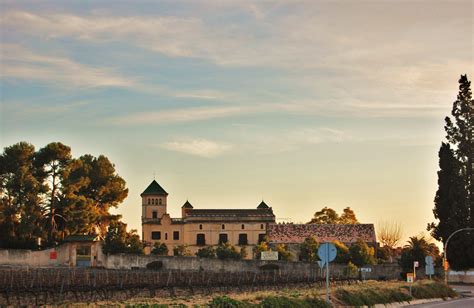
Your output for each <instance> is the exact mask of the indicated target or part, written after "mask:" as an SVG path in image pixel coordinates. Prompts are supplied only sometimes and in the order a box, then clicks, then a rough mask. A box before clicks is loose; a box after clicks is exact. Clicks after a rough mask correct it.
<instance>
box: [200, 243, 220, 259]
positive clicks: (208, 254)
mask: <svg viewBox="0 0 474 308" xmlns="http://www.w3.org/2000/svg"><path fill="white" fill-rule="evenodd" d="M196 256H197V257H199V258H209V259H212V258H215V257H216V251H215V250H214V248H212V247H211V246H208V247H204V248H201V249H199V250H198V251H197V252H196Z"/></svg>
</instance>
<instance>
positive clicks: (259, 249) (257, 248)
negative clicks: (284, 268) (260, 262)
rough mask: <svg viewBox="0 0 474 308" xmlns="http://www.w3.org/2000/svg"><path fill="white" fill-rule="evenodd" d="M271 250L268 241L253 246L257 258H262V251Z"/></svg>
mask: <svg viewBox="0 0 474 308" xmlns="http://www.w3.org/2000/svg"><path fill="white" fill-rule="evenodd" d="M269 250H270V247H269V246H268V243H267V242H260V243H259V244H258V245H257V246H255V247H254V248H253V253H254V255H255V259H260V253H261V252H262V251H269Z"/></svg>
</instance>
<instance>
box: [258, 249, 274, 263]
mask: <svg viewBox="0 0 474 308" xmlns="http://www.w3.org/2000/svg"><path fill="white" fill-rule="evenodd" d="M260 259H261V260H263V261H278V251H262V252H261V253H260Z"/></svg>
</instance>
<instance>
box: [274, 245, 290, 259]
mask: <svg viewBox="0 0 474 308" xmlns="http://www.w3.org/2000/svg"><path fill="white" fill-rule="evenodd" d="M276 251H278V260H282V261H292V260H293V255H292V254H291V252H290V251H289V250H288V248H287V247H286V245H285V244H278V245H277V246H276Z"/></svg>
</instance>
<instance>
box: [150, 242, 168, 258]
mask: <svg viewBox="0 0 474 308" xmlns="http://www.w3.org/2000/svg"><path fill="white" fill-rule="evenodd" d="M151 254H152V255H156V256H167V255H168V246H166V244H165V243H160V242H155V244H153V249H152V250H151Z"/></svg>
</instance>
